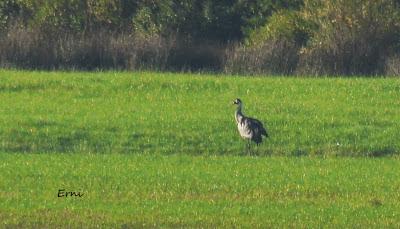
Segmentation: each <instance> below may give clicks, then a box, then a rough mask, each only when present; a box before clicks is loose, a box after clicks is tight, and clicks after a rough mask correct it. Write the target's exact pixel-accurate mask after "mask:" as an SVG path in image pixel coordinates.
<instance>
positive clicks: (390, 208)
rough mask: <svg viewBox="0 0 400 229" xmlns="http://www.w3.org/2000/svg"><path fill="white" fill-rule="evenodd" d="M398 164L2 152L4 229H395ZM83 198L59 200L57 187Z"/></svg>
mask: <svg viewBox="0 0 400 229" xmlns="http://www.w3.org/2000/svg"><path fill="white" fill-rule="evenodd" d="M399 166H400V160H399V159H398V158H381V159H371V158H369V159H368V158H309V157H292V158H287V157H263V158H260V157H234V156H224V157H203V156H196V157H193V156H177V155H175V156H172V155H171V156H156V155H120V154H106V155H99V154H95V155H88V154H85V153H79V154H57V153H55V154H7V153H0V227H4V228H21V227H22V228H98V227H100V228H143V227H151V228H154V227H156V228H203V227H204V228H210V227H217V228H232V227H239V228H275V227H278V228H292V227H296V228H297V227H299V228H322V227H331V228H375V227H376V228H388V227H389V228H390V227H393V228H398V227H400V220H399V218H398V212H400V202H399V201H398V199H399V198H400V194H399V186H400V180H399V179H398V177H399V172H398V168H399ZM59 189H65V190H66V191H80V192H81V193H83V194H84V195H83V196H82V198H77V197H67V198H65V197H63V198H58V197H57V194H58V190H59Z"/></svg>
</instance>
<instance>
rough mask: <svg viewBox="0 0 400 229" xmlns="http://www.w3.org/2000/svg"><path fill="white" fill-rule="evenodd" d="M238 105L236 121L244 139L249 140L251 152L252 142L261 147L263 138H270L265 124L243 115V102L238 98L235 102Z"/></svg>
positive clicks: (248, 145) (248, 144)
mask: <svg viewBox="0 0 400 229" xmlns="http://www.w3.org/2000/svg"><path fill="white" fill-rule="evenodd" d="M233 104H236V105H237V108H236V112H235V120H236V124H237V127H238V130H239V134H240V136H241V137H242V138H243V139H246V140H247V147H248V150H250V141H253V142H255V143H256V144H257V145H259V144H260V143H261V142H262V136H265V137H268V133H267V131H266V130H265V128H264V126H263V124H262V123H261V122H260V121H259V120H257V119H254V118H250V117H246V116H244V115H243V113H242V106H243V105H242V104H243V103H242V101H241V100H240V99H239V98H237V99H235V101H233Z"/></svg>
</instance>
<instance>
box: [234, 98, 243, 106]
mask: <svg viewBox="0 0 400 229" xmlns="http://www.w3.org/2000/svg"><path fill="white" fill-rule="evenodd" d="M233 104H235V105H241V104H242V100H240V99H239V98H237V99H235V100H234V101H233Z"/></svg>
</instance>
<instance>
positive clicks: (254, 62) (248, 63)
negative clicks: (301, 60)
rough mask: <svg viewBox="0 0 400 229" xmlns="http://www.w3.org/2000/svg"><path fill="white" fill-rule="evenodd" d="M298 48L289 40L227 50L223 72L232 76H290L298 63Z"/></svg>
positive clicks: (233, 47)
mask: <svg viewBox="0 0 400 229" xmlns="http://www.w3.org/2000/svg"><path fill="white" fill-rule="evenodd" d="M297 51H298V46H297V45H296V44H295V43H294V42H291V41H289V40H285V39H282V40H276V39H270V40H268V42H263V45H262V46H248V45H232V46H231V47H230V48H227V51H226V60H225V65H224V71H225V72H226V73H231V74H232V73H234V74H257V75H260V74H273V75H289V74H292V73H293V72H294V71H295V69H296V66H297V62H298V58H297V57H298V55H297Z"/></svg>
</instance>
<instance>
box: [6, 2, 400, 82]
mask: <svg viewBox="0 0 400 229" xmlns="http://www.w3.org/2000/svg"><path fill="white" fill-rule="evenodd" d="M0 64H1V66H3V67H17V68H34V69H36V68H38V69H60V68H61V69H71V68H73V69H75V68H76V69H128V70H136V69H155V70H173V71H175V70H177V71H182V70H192V71H197V70H204V71H218V72H228V73H241V74H285V75H289V74H299V75H310V74H311V75H332V74H333V75H360V74H362V75H399V74H400V67H398V66H399V65H400V1H399V0H376V1H369V0H253V1H244V0H229V1H228V0H221V1H212V0H183V1H176V0H136V1H133V0H52V1H48V0H2V1H0Z"/></svg>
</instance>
